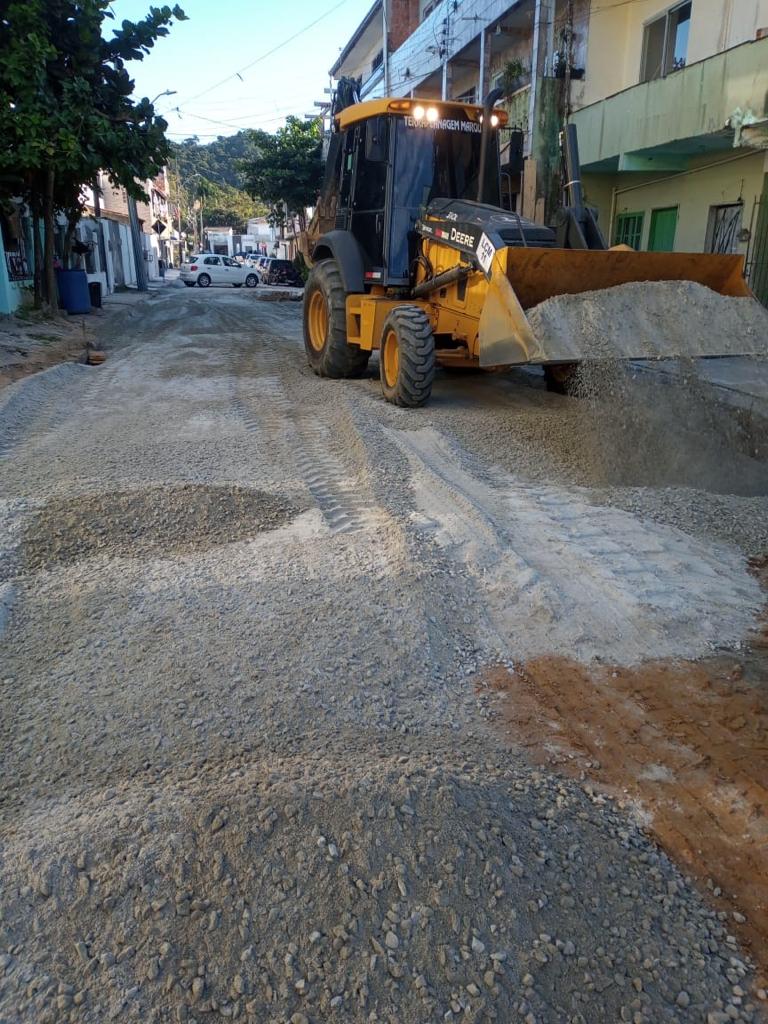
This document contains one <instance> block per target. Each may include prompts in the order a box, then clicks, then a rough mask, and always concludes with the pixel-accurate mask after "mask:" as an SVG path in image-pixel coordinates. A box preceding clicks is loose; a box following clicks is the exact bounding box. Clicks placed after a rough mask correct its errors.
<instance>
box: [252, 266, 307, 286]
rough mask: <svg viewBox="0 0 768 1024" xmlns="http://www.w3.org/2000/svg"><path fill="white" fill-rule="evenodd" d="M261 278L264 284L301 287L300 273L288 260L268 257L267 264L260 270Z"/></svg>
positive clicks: (302, 283) (302, 284)
mask: <svg viewBox="0 0 768 1024" xmlns="http://www.w3.org/2000/svg"><path fill="white" fill-rule="evenodd" d="M261 280H262V282H263V283H264V284H289V285H293V286H294V287H295V288H303V287H304V282H303V281H302V279H301V274H300V273H299V272H298V270H297V269H296V267H294V265H293V264H292V263H291V261H290V260H278V259H270V260H269V261H268V266H267V267H266V268H265V269H264V270H263V271H262V274H261Z"/></svg>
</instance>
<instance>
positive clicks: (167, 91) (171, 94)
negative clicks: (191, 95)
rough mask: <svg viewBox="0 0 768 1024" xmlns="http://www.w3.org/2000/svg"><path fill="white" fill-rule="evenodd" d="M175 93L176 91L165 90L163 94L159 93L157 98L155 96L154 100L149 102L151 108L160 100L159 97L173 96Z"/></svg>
mask: <svg viewBox="0 0 768 1024" xmlns="http://www.w3.org/2000/svg"><path fill="white" fill-rule="evenodd" d="M176 92H177V90H176V89H166V90H165V92H159V93H158V94H157V96H155V98H154V99H153V100H150V102H151V104H152V106H154V105H155V104H156V103H157V101H158V100H159V99H160V97H161V96H175V95H176Z"/></svg>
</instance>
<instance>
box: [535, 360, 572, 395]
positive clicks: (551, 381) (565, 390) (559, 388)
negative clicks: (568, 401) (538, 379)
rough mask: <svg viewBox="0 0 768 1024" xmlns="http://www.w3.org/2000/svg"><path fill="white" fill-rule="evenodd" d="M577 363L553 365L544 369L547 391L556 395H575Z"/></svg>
mask: <svg viewBox="0 0 768 1024" xmlns="http://www.w3.org/2000/svg"><path fill="white" fill-rule="evenodd" d="M578 371H579V364H578V363H555V364H554V365H553V366H545V367H544V382H545V383H546V386H547V391H552V392H553V393H554V394H556V395H575V394H576V393H577V391H578V383H579V377H578Z"/></svg>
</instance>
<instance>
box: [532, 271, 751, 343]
mask: <svg viewBox="0 0 768 1024" xmlns="http://www.w3.org/2000/svg"><path fill="white" fill-rule="evenodd" d="M526 316H527V317H528V322H529V323H530V325H531V328H532V330H533V333H534V335H535V336H536V338H537V340H538V341H539V342H540V344H541V345H542V348H543V350H544V352H545V353H546V356H547V358H548V359H563V360H568V359H575V360H578V359H596V358H597V359H602V358H608V359H615V358H617V357H621V358H624V359H656V358H659V357H661V358H669V357H670V356H726V355H760V356H765V355H768V313H766V311H765V309H764V308H763V307H762V306H761V305H760V303H759V302H757V301H756V300H754V299H749V298H733V297H730V296H726V295H720V294H719V293H718V292H715V291H712V289H711V288H707V287H705V286H704V285H702V284H697V283H696V282H695V281H632V282H630V283H629V284H621V285H617V286H616V287H614V288H604V289H601V290H599V291H590V292H582V293H580V294H578V295H556V296H554V298H551V299H546V300H545V301H544V302H541V303H539V305H538V306H534V307H533V308H532V309H529V310H527V311H526Z"/></svg>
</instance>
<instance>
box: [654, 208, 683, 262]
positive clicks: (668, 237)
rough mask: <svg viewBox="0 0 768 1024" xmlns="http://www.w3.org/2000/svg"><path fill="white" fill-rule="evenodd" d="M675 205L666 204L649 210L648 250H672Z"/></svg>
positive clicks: (673, 246) (675, 224)
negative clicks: (662, 207)
mask: <svg viewBox="0 0 768 1024" xmlns="http://www.w3.org/2000/svg"><path fill="white" fill-rule="evenodd" d="M676 227H677V207H676V206H667V207H666V208H665V209H663V210H653V211H652V212H651V230H650V232H649V234H648V252H672V250H673V249H674V248H675V228H676Z"/></svg>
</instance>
